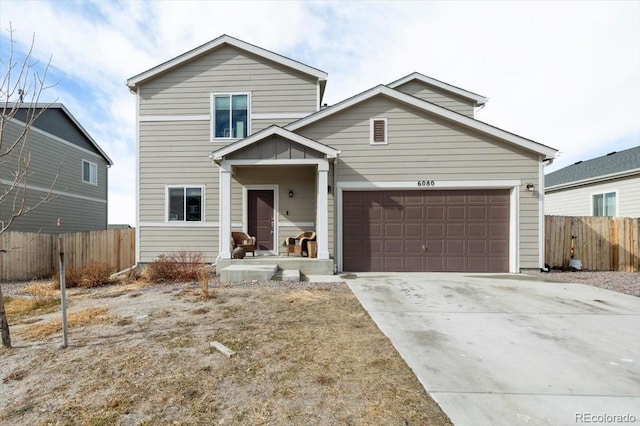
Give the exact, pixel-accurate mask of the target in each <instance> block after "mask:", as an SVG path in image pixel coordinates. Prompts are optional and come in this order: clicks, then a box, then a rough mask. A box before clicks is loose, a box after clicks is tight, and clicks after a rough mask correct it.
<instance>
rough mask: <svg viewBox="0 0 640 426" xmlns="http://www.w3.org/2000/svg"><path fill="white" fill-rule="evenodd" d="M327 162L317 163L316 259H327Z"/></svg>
mask: <svg viewBox="0 0 640 426" xmlns="http://www.w3.org/2000/svg"><path fill="white" fill-rule="evenodd" d="M328 184H329V162H328V161H327V160H324V161H322V162H320V164H318V188H317V192H318V193H317V200H316V241H317V243H318V259H329V200H328V197H329V191H328V187H327V185H328Z"/></svg>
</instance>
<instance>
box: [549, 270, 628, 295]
mask: <svg viewBox="0 0 640 426" xmlns="http://www.w3.org/2000/svg"><path fill="white" fill-rule="evenodd" d="M541 276H542V277H543V278H544V279H545V280H546V281H559V282H570V283H581V284H588V285H592V286H594V287H600V288H604V289H606V290H613V291H617V292H619V293H624V294H629V295H631V296H636V297H640V272H590V271H579V272H563V271H555V270H552V271H551V272H549V273H548V274H544V273H543V274H541Z"/></svg>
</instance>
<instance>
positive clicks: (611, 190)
mask: <svg viewBox="0 0 640 426" xmlns="http://www.w3.org/2000/svg"><path fill="white" fill-rule="evenodd" d="M611 193H613V194H616V214H615V215H613V216H596V215H594V214H593V207H594V206H593V197H594V196H596V195H602V196H603V199H604V195H605V194H611ZM619 201H620V195H619V193H618V190H617V189H610V190H609V189H603V190H600V191H598V192H592V193H591V195H590V197H589V216H591V217H618V216H619V215H620V206H619V205H618V203H619Z"/></svg>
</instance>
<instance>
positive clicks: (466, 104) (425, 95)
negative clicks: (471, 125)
mask: <svg viewBox="0 0 640 426" xmlns="http://www.w3.org/2000/svg"><path fill="white" fill-rule="evenodd" d="M395 89H396V90H398V91H400V92H403V93H406V94H408V95H411V96H415V97H416V98H420V99H422V100H425V101H427V102H431V103H434V104H436V105H438V106H441V107H443V108H447V109H450V110H452V111H455V112H457V113H460V114H464V115H466V116H468V117H472V118H473V115H474V107H473V105H474V102H473V101H472V100H469V99H465V98H463V97H461V96H458V95H455V94H453V93H449V92H447V91H446V90H442V89H440V88H437V87H434V86H431V85H428V84H426V83H424V82H421V81H417V80H412V81H409V82H407V83H405V84H403V85H401V86H398V87H396V88H395Z"/></svg>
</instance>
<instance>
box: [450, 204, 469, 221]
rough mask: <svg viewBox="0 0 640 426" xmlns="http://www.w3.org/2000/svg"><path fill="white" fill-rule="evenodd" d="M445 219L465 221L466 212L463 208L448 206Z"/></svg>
mask: <svg viewBox="0 0 640 426" xmlns="http://www.w3.org/2000/svg"><path fill="white" fill-rule="evenodd" d="M446 211H447V217H446V220H448V221H451V220H465V219H466V218H467V212H466V209H465V206H448V207H446Z"/></svg>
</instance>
